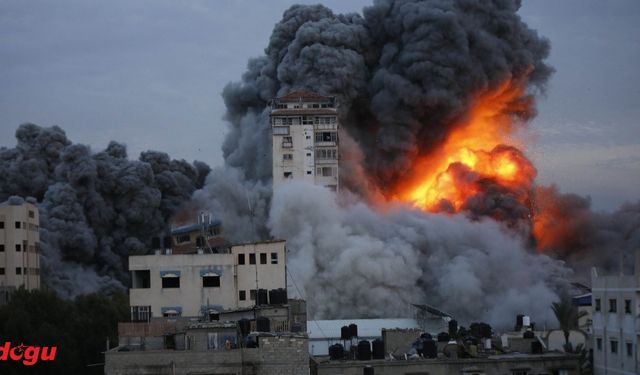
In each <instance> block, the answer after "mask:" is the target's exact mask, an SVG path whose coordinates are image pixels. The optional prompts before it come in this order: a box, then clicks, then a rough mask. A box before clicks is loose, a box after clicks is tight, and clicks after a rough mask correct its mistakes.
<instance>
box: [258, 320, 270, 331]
mask: <svg viewBox="0 0 640 375" xmlns="http://www.w3.org/2000/svg"><path fill="white" fill-rule="evenodd" d="M256 330H257V331H258V332H270V331H271V322H270V321H269V318H265V317H264V316H261V317H259V318H258V319H256Z"/></svg>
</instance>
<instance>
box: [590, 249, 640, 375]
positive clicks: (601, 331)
mask: <svg viewBox="0 0 640 375" xmlns="http://www.w3.org/2000/svg"><path fill="white" fill-rule="evenodd" d="M591 290H592V301H593V340H594V342H593V370H594V374H629V375H631V374H638V373H640V352H639V350H638V343H639V341H640V320H639V316H640V254H638V252H636V261H635V272H634V274H633V275H606V276H605V275H599V274H598V271H597V270H596V269H595V268H594V269H593V270H592V272H591Z"/></svg>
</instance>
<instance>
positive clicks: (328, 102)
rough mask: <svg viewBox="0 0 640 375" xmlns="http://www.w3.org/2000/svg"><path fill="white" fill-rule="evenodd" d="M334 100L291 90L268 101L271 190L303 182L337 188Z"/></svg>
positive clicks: (335, 111) (336, 124)
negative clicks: (271, 169) (293, 182)
mask: <svg viewBox="0 0 640 375" xmlns="http://www.w3.org/2000/svg"><path fill="white" fill-rule="evenodd" d="M338 129H339V123H338V109H337V104H336V100H335V97H332V96H323V95H320V94H317V93H313V92H309V91H293V92H291V93H289V94H287V95H285V96H282V97H279V98H274V99H273V100H272V101H271V130H272V141H273V187H274V188H277V187H278V186H280V185H281V184H283V183H284V182H286V181H288V180H292V179H295V180H304V181H309V182H311V183H314V184H316V185H321V186H325V187H327V188H329V189H331V190H333V191H337V190H338V187H339V159H340V148H339V139H338Z"/></svg>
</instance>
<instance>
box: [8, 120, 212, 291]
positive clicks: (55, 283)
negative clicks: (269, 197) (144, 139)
mask: <svg viewBox="0 0 640 375" xmlns="http://www.w3.org/2000/svg"><path fill="white" fill-rule="evenodd" d="M16 138H17V140H18V144H17V146H16V147H15V148H12V149H7V148H1V149H0V201H4V200H5V199H7V198H8V197H9V196H11V195H20V196H29V197H34V198H35V199H36V200H37V201H38V202H39V208H40V214H41V216H40V218H41V247H42V260H41V261H42V265H43V268H44V275H43V276H44V281H45V283H46V284H48V285H49V286H50V287H52V288H54V289H55V290H57V291H58V292H59V293H60V294H61V295H62V296H65V297H72V296H75V295H77V294H80V293H86V292H92V291H96V290H100V289H103V288H107V289H109V288H118V287H123V284H124V285H126V284H127V283H126V281H127V279H128V274H127V271H126V269H127V268H126V264H127V263H126V262H127V256H128V255H132V254H143V253H146V252H147V250H148V248H149V241H150V238H151V236H154V235H157V234H158V233H160V232H162V231H165V230H166V229H167V222H168V220H169V218H170V217H171V216H173V215H174V214H175V213H176V212H177V211H178V210H179V209H180V208H181V207H182V205H183V204H184V203H185V202H187V201H188V200H189V198H190V197H191V194H192V193H193V191H194V190H196V189H197V188H200V187H202V185H203V183H204V179H205V177H206V175H207V174H208V172H209V167H208V166H207V165H205V164H204V163H201V162H195V163H194V164H189V163H187V162H185V161H184V160H171V159H169V156H168V155H166V154H165V153H162V152H156V151H147V152H143V153H142V154H141V155H140V158H139V160H137V161H132V160H129V159H128V158H127V153H126V147H125V146H124V145H123V144H119V143H116V142H111V143H110V144H109V145H108V147H107V148H106V149H105V150H104V151H101V152H98V153H93V152H91V150H90V149H89V147H87V146H85V145H81V144H72V142H71V141H69V140H68V139H67V137H66V134H65V133H64V131H63V130H62V129H60V128H59V127H57V126H53V127H50V128H42V127H40V126H37V125H33V124H25V125H21V126H20V127H19V128H18V130H17V131H16Z"/></svg>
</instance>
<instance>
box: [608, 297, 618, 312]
mask: <svg viewBox="0 0 640 375" xmlns="http://www.w3.org/2000/svg"><path fill="white" fill-rule="evenodd" d="M609 312H613V313H614V312H618V301H617V300H615V299H610V300H609Z"/></svg>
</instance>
